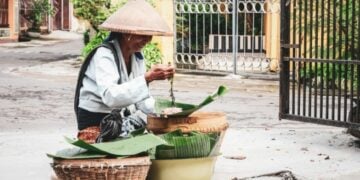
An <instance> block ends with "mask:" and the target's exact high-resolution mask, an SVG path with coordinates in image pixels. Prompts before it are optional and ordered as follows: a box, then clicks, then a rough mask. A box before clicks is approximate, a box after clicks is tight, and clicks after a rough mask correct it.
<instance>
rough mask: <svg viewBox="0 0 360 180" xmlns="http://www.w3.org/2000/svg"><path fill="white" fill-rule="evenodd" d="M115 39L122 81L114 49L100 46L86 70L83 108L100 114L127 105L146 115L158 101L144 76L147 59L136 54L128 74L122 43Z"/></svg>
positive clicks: (81, 100)
mask: <svg viewBox="0 0 360 180" xmlns="http://www.w3.org/2000/svg"><path fill="white" fill-rule="evenodd" d="M113 41H114V46H115V49H116V51H117V53H118V57H119V61H120V72H121V83H120V84H118V80H119V73H118V70H117V66H116V63H115V58H114V55H113V54H112V52H111V50H109V49H107V48H104V47H100V48H98V50H97V51H96V53H95V54H94V56H93V58H92V60H91V62H90V64H89V66H88V68H87V70H86V72H85V78H84V80H83V86H82V88H81V89H80V97H79V99H80V100H79V101H80V102H79V107H80V108H83V109H85V110H88V111H91V112H100V113H109V112H110V111H111V110H112V109H115V108H125V107H127V108H128V109H129V110H130V111H131V112H132V113H138V110H141V111H142V112H143V113H145V114H148V113H152V112H153V111H154V102H155V101H154V99H153V98H152V97H151V95H150V92H149V88H148V86H147V83H146V80H145V76H144V74H145V72H146V68H145V62H144V61H145V60H144V59H139V58H137V57H136V56H135V55H134V54H133V55H132V56H131V72H130V74H129V75H128V72H127V69H126V66H125V62H124V58H123V55H122V53H121V50H120V46H119V43H118V41H117V40H113Z"/></svg>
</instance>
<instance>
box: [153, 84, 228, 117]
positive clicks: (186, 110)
mask: <svg viewBox="0 0 360 180" xmlns="http://www.w3.org/2000/svg"><path fill="white" fill-rule="evenodd" d="M227 92H228V89H227V88H226V87H225V86H219V87H218V89H217V90H216V91H215V92H214V93H213V94H211V95H209V96H208V97H206V98H205V99H204V100H203V101H202V102H201V103H200V104H199V105H193V104H186V103H180V102H175V107H178V108H181V109H182V112H179V113H175V114H171V115H167V117H176V116H189V115H190V114H192V113H193V112H195V111H197V110H198V109H200V108H202V107H204V106H206V105H208V104H210V103H211V102H213V101H215V100H216V99H217V98H218V97H220V96H223V95H224V94H226V93H227ZM170 107H173V105H172V102H171V101H170V100H167V99H156V102H155V112H156V114H158V115H160V116H164V115H162V114H161V112H162V111H163V110H164V109H166V108H170Z"/></svg>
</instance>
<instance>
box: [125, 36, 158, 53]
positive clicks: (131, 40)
mask: <svg viewBox="0 0 360 180" xmlns="http://www.w3.org/2000/svg"><path fill="white" fill-rule="evenodd" d="M124 38H125V41H127V44H128V47H129V48H130V49H131V50H132V51H134V52H137V51H140V50H141V49H142V48H143V47H144V46H145V45H146V44H147V43H148V42H150V41H151V39H152V36H146V35H134V34H127V35H125V36H124Z"/></svg>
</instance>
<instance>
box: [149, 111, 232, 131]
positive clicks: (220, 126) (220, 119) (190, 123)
mask: <svg viewBox="0 0 360 180" xmlns="http://www.w3.org/2000/svg"><path fill="white" fill-rule="evenodd" d="M228 127H229V124H228V123H227V121H226V116H225V114H224V113H222V112H201V111H200V112H195V113H193V114H191V115H190V116H189V117H168V118H163V117H152V116H149V117H148V120H147V129H149V130H151V131H152V132H154V133H155V134H159V133H167V132H172V131H175V130H177V129H181V131H182V132H184V133H188V132H191V131H199V132H202V133H211V132H222V131H224V130H226V129H227V128H228Z"/></svg>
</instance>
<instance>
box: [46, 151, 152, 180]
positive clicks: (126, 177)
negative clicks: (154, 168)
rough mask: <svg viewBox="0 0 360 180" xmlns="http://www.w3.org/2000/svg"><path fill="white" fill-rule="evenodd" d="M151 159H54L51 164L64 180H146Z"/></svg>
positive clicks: (58, 175)
mask: <svg viewBox="0 0 360 180" xmlns="http://www.w3.org/2000/svg"><path fill="white" fill-rule="evenodd" d="M150 164H151V161H150V158H149V157H148V156H144V157H132V158H123V159H121V158H111V159H105V158H104V159H77V160H58V159H54V162H53V163H52V164H51V166H52V168H53V169H54V171H55V174H56V175H57V177H58V178H59V179H62V180H105V179H106V180H108V179H109V180H145V179H146V176H147V174H148V171H149V168H150Z"/></svg>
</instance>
